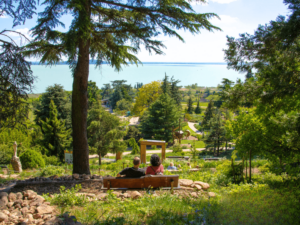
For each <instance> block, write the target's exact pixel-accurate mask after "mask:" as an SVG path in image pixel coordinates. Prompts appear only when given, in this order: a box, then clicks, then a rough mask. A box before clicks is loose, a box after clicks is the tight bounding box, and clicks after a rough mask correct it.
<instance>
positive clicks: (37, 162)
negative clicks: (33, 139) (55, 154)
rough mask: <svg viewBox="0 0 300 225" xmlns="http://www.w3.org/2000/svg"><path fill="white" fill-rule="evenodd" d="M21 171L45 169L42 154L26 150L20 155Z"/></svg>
mask: <svg viewBox="0 0 300 225" xmlns="http://www.w3.org/2000/svg"><path fill="white" fill-rule="evenodd" d="M20 160H21V163H22V168H23V169H28V168H37V167H45V161H44V159H43V157H42V154H41V153H39V152H37V151H34V150H30V149H29V150H26V151H25V152H24V153H22V154H21V155H20Z"/></svg>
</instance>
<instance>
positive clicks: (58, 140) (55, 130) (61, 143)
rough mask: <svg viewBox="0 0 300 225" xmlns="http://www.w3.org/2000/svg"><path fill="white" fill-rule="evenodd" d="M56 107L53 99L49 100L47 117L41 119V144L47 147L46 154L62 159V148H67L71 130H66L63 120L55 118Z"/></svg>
mask: <svg viewBox="0 0 300 225" xmlns="http://www.w3.org/2000/svg"><path fill="white" fill-rule="evenodd" d="M57 115H58V113H57V109H56V106H55V104H54V101H53V100H51V101H50V105H49V118H46V121H41V123H42V130H43V132H44V138H43V140H42V143H43V146H44V147H45V149H47V152H46V154H47V155H55V156H57V157H59V159H60V161H63V159H64V150H66V149H68V148H69V147H70V144H71V139H70V135H71V130H70V129H69V130H67V129H66V126H65V122H64V121H61V120H59V119H58V118H57Z"/></svg>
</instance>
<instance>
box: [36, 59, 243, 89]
mask: <svg viewBox="0 0 300 225" xmlns="http://www.w3.org/2000/svg"><path fill="white" fill-rule="evenodd" d="M31 68H32V71H33V74H34V75H35V76H36V77H37V80H36V82H35V83H34V86H35V88H34V91H33V92H34V93H43V92H45V90H46V88H47V87H48V86H50V85H53V84H60V85H62V86H63V87H64V89H65V90H67V91H71V90H72V83H73V77H72V73H71V71H70V69H69V66H68V65H57V66H52V67H49V66H48V67H46V66H45V65H32V66H31ZM165 73H166V74H167V75H168V76H170V77H171V76H174V78H175V79H178V80H180V81H181V82H180V85H181V86H186V85H190V84H195V83H197V84H198V86H205V87H216V86H217V85H218V84H220V83H221V81H222V79H223V78H227V79H229V80H232V81H236V80H237V79H238V78H240V79H242V80H244V78H245V75H244V74H239V73H238V72H236V71H234V70H228V69H227V65H226V64H225V63H143V65H142V64H139V66H138V67H137V66H136V65H130V66H127V67H124V68H123V70H122V71H120V72H116V71H115V70H114V69H113V68H111V67H110V66H109V65H107V64H104V65H102V66H101V68H100V69H99V68H97V69H96V68H95V65H93V64H91V65H90V75H89V80H92V81H95V82H96V83H97V86H98V87H99V88H101V87H102V85H103V84H106V83H110V81H113V80H127V83H128V84H131V85H132V86H134V84H136V83H137V82H139V83H143V84H146V83H150V82H151V81H157V80H162V79H163V78H164V75H165Z"/></svg>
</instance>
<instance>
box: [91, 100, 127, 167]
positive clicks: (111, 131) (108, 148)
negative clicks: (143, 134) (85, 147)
mask: <svg viewBox="0 0 300 225" xmlns="http://www.w3.org/2000/svg"><path fill="white" fill-rule="evenodd" d="M87 122H88V129H87V131H88V141H89V145H90V146H91V147H93V148H96V149H97V150H96V151H97V153H98V155H99V165H100V164H101V157H102V156H104V155H106V154H107V153H108V152H113V153H116V152H122V151H124V150H125V149H126V148H127V146H126V143H125V142H124V141H122V138H123V137H124V136H125V134H126V131H123V127H122V123H121V121H120V119H119V118H118V117H117V116H115V115H113V114H110V113H109V112H107V111H105V110H104V109H103V108H102V106H101V105H100V103H99V102H98V104H94V106H93V108H92V109H91V110H90V111H89V114H88V121H87Z"/></svg>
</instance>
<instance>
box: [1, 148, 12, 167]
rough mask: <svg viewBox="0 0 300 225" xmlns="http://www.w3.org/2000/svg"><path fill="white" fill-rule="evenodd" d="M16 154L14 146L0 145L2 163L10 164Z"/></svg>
mask: <svg viewBox="0 0 300 225" xmlns="http://www.w3.org/2000/svg"><path fill="white" fill-rule="evenodd" d="M13 154H14V150H13V147H12V146H8V145H5V144H3V145H0V164H9V163H10V160H11V158H12V156H13Z"/></svg>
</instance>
